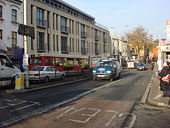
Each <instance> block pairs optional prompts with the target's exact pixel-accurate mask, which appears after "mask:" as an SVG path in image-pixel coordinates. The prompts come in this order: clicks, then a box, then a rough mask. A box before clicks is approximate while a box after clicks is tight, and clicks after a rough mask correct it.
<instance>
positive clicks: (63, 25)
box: [60, 17, 67, 27]
mask: <svg viewBox="0 0 170 128" xmlns="http://www.w3.org/2000/svg"><path fill="white" fill-rule="evenodd" d="M60 24H61V27H66V26H67V19H66V18H65V17H61V18H60Z"/></svg>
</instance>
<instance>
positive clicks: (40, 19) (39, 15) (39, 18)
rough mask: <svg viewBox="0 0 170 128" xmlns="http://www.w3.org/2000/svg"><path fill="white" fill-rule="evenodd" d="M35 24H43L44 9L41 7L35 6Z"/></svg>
mask: <svg viewBox="0 0 170 128" xmlns="http://www.w3.org/2000/svg"><path fill="white" fill-rule="evenodd" d="M36 17H37V25H39V26H44V25H45V24H44V10H43V9H41V8H37V15H36Z"/></svg>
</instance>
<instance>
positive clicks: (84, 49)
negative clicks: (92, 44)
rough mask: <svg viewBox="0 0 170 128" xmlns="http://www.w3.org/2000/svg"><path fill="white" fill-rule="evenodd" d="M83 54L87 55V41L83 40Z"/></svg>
mask: <svg viewBox="0 0 170 128" xmlns="http://www.w3.org/2000/svg"><path fill="white" fill-rule="evenodd" d="M81 53H82V54H86V53H87V49H86V43H85V40H81Z"/></svg>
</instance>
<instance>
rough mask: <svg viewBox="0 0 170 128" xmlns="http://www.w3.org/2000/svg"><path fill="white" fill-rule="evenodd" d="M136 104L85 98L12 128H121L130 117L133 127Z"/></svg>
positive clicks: (130, 123)
mask: <svg viewBox="0 0 170 128" xmlns="http://www.w3.org/2000/svg"><path fill="white" fill-rule="evenodd" d="M133 105H134V103H131V102H122V101H109V100H103V99H93V98H83V99H80V100H77V101H75V102H72V103H69V104H67V105H64V106H62V107H60V108H58V109H55V110H54V111H52V112H50V113H48V114H44V115H42V116H39V117H36V118H33V119H30V120H27V121H26V122H24V123H23V124H20V125H18V126H14V127H11V128H27V127H28V126H29V127H37V128H46V127H55V128H61V127H63V128H113V127H115V128H120V127H121V126H122V124H123V122H124V121H125V119H126V118H127V116H128V117H131V121H130V122H129V124H128V126H130V127H131V126H133V124H134V122H135V120H136V115H134V114H132V113H129V112H130V110H131V108H132V107H133Z"/></svg>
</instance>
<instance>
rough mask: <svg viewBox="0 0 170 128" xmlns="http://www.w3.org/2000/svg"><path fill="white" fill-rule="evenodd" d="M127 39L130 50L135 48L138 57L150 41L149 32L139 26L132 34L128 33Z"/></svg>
mask: <svg viewBox="0 0 170 128" xmlns="http://www.w3.org/2000/svg"><path fill="white" fill-rule="evenodd" d="M126 37H127V40H128V43H129V46H130V48H134V49H135V50H136V52H137V55H139V53H140V51H141V50H142V49H144V46H145V45H146V43H147V42H148V41H149V38H148V32H147V31H146V30H145V28H144V27H142V26H138V27H136V28H135V29H134V30H132V31H131V32H128V33H126Z"/></svg>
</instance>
